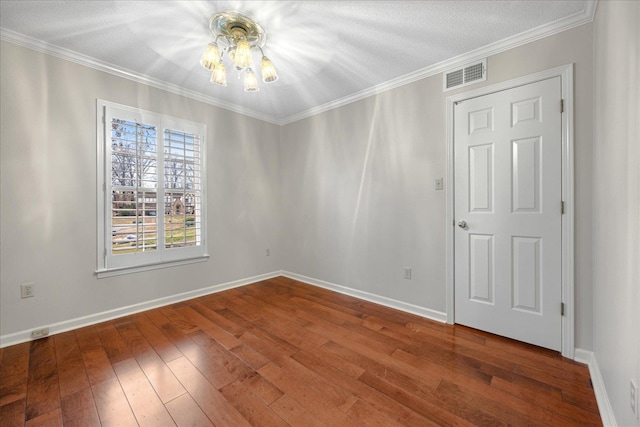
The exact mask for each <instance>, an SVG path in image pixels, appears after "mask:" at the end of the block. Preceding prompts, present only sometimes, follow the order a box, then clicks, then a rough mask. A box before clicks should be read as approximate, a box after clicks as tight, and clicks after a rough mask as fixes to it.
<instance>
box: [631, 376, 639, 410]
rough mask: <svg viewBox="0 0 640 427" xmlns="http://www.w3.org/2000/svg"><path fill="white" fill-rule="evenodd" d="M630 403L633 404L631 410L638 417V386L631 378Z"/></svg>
mask: <svg viewBox="0 0 640 427" xmlns="http://www.w3.org/2000/svg"><path fill="white" fill-rule="evenodd" d="M629 404H630V405H631V412H633V415H635V416H636V418H638V412H639V411H638V386H637V385H636V383H635V381H634V380H633V379H631V381H630V385H629Z"/></svg>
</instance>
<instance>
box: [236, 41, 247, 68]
mask: <svg viewBox="0 0 640 427" xmlns="http://www.w3.org/2000/svg"><path fill="white" fill-rule="evenodd" d="M233 64H234V65H235V66H236V67H239V68H247V67H249V66H250V65H251V47H250V46H249V43H248V42H247V40H246V39H240V40H238V44H237V46H236V51H235V53H234V56H233Z"/></svg>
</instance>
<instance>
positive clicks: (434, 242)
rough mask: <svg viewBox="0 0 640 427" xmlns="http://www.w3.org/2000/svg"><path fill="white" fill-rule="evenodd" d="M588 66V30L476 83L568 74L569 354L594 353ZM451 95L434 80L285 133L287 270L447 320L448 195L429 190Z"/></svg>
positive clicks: (530, 50) (513, 57)
mask: <svg viewBox="0 0 640 427" xmlns="http://www.w3.org/2000/svg"><path fill="white" fill-rule="evenodd" d="M592 56H593V52H592V25H591V24H588V25H583V26H580V27H577V28H575V29H573V30H569V31H565V32H562V33H559V34H557V35H554V36H551V37H547V38H544V39H541V40H538V41H536V42H533V43H529V44H526V45H523V46H521V47H518V48H515V49H511V50H509V51H506V52H503V53H500V54H498V55H494V56H492V57H490V58H489V59H488V64H487V68H488V80H487V81H486V82H484V83H482V85H490V84H494V83H498V82H502V81H505V80H509V79H512V78H516V77H520V76H524V75H527V74H532V73H535V72H538V71H543V70H546V69H550V68H553V67H557V66H561V65H565V64H568V63H574V64H575V76H574V84H575V87H574V91H575V140H574V144H575V173H576V176H575V180H576V188H575V202H576V217H575V225H576V230H575V234H576V245H575V250H576V253H575V255H576V266H575V270H576V271H575V273H576V275H575V279H576V337H575V338H576V339H575V343H576V347H578V348H583V349H591V348H592V323H591V319H592V292H591V289H592V284H591V263H592V253H591V238H592V218H591V210H592V209H591V203H592V201H591V193H592V178H591V170H592V139H593V135H592V126H591V120H592V114H593V111H592V95H593V89H592V81H593V75H592V60H593V58H592ZM479 86H480V85H475V86H473V87H472V88H473V89H475V88H476V87H479ZM463 91H465V88H462V89H459V90H458V91H457V92H463ZM457 92H456V91H452V92H447V93H443V92H442V75H441V74H439V75H436V76H433V77H430V78H426V79H423V80H420V81H417V82H415V83H411V84H409V85H406V86H403V87H400V88H397V89H393V90H391V91H387V92H384V93H381V94H379V95H377V96H374V97H371V98H367V99H365V100H362V101H359V102H356V103H353V104H350V105H347V106H344V107H341V108H338V109H335V110H331V111H328V112H325V113H322V114H319V115H316V116H313V117H311V118H308V119H305V120H301V121H299V122H295V123H292V124H289V125H287V126H285V127H284V129H283V132H282V143H281V156H280V162H281V164H282V165H283V166H285V167H283V169H282V172H281V173H282V181H281V183H282V184H281V185H282V195H283V211H282V213H283V224H286V229H285V230H284V233H283V258H282V259H283V266H284V269H285V270H288V271H291V272H293V273H298V274H302V275H304V276H308V277H312V278H315V279H320V280H324V281H327V282H331V283H334V284H337V285H342V286H347V287H349V288H353V289H357V290H360V291H365V292H369V293H373V294H376V295H381V296H385V297H388V298H393V299H396V300H399V301H402V302H407V303H412V304H415V305H418V306H421V307H424V308H427V309H430V310H435V311H438V312H444V311H445V293H446V292H445V291H446V283H445V273H446V269H445V260H446V252H445V192H444V191H436V190H435V189H434V180H435V179H436V178H438V177H444V176H445V175H446V153H445V148H446V140H445V132H446V129H445V99H446V97H447V96H449V95H451V94H454V93H457ZM403 267H411V268H412V270H413V271H412V272H413V278H412V280H405V279H404V278H403Z"/></svg>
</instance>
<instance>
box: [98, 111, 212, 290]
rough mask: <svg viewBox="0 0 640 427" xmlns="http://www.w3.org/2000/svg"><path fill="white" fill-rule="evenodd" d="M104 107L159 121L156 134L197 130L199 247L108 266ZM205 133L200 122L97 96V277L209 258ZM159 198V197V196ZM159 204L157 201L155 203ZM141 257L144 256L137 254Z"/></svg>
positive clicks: (166, 252) (108, 221) (204, 127)
mask: <svg viewBox="0 0 640 427" xmlns="http://www.w3.org/2000/svg"><path fill="white" fill-rule="evenodd" d="M107 108H115V109H120V110H125V111H127V112H129V113H131V114H132V115H135V116H137V117H140V120H141V122H142V123H144V122H145V121H144V118H145V117H146V118H150V119H151V121H153V122H159V123H161V125H162V126H161V128H158V130H157V132H158V135H159V134H160V133H163V132H164V129H166V128H170V129H174V130H178V129H181V130H186V129H184V128H185V127H187V128H188V131H193V130H196V132H193V133H197V134H198V135H199V136H200V137H201V151H200V156H201V159H200V160H201V205H202V207H201V218H202V220H201V224H200V225H201V231H200V232H201V240H200V242H201V243H200V246H198V249H197V250H195V251H194V250H191V249H194V248H188V250H186V251H184V252H183V255H182V256H181V255H180V252H182V249H179V250H176V249H168V250H167V249H164V248H162V249H160V248H159V250H160V251H161V252H162V253H163V254H165V256H164V258H162V259H160V260H158V259H153V260H148V261H146V262H145V261H142V260H141V262H139V263H136V264H135V265H131V266H113V265H111V266H110V265H108V262H107V259H108V257H107V253H108V251H109V250H110V242H111V230H108V228H110V227H107V224H109V223H110V220H109V218H110V217H111V202H110V198H109V201H107V187H108V185H107V184H108V179H109V177H110V176H111V171H110V170H107V169H108V168H107V163H108V158H107V155H106V154H107V145H106V144H107V141H108V140H109V135H107V132H108V130H109V129H107V126H106V110H107ZM206 133H207V126H206V125H205V124H202V123H197V122H192V121H189V120H183V119H180V118H176V117H171V116H167V115H163V114H159V113H154V112H151V111H146V110H142V109H139V108H135V107H130V106H126V105H121V104H116V103H113V102H109V101H105V100H102V99H97V101H96V140H97V157H96V161H97V179H96V185H97V188H96V190H97V192H96V194H97V221H96V223H97V252H96V258H97V269H96V271H95V273H96V275H97V277H98V278H103V277H111V276H116V275H123V274H129V273H136V272H141V271H148V270H154V269H158V268H167V267H173V266H178V265H185V264H192V263H195V262H203V261H206V260H207V259H208V258H209V255H208V251H207V201H206V194H207V192H206V183H207V173H206V172H207V165H206V158H207V156H206V145H207V144H206ZM158 200H159V199H158ZM157 203H158V206H157V207H159V203H160V202H159V201H158V202H157ZM140 258H145V257H144V256H143V257H140Z"/></svg>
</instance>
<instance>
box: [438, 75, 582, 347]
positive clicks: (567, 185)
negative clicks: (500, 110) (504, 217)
mask: <svg viewBox="0 0 640 427" xmlns="http://www.w3.org/2000/svg"><path fill="white" fill-rule="evenodd" d="M553 77H560V80H561V91H562V93H561V97H562V99H563V103H564V112H563V114H562V117H561V123H562V200H563V201H564V215H562V238H561V242H562V279H561V288H562V290H561V292H562V302H563V303H564V316H562V324H561V328H562V355H563V356H564V357H567V358H569V359H573V358H574V353H575V345H574V335H575V329H574V318H575V303H574V200H573V190H574V189H573V185H574V165H573V64H567V65H563V66H560V67H556V68H552V69H549V70H546V71H542V72H539V73H535V74H530V75H527V76H523V77H519V78H515V79H512V80H508V81H505V82H501V83H497V84H493V85H490V86H486V87H482V88H479V89H475V90H472V91H468V92H463V93H459V94H456V95H452V96H449V97H447V99H446V132H447V183H448V185H447V186H446V227H447V228H446V230H447V232H446V252H447V255H446V259H447V261H446V269H447V273H446V280H447V296H446V310H447V323H449V324H453V323H455V298H454V297H455V296H454V290H455V274H454V271H455V270H454V267H455V252H454V249H455V248H454V232H455V217H454V215H455V210H454V200H455V199H454V195H455V194H454V191H455V182H454V164H455V158H454V107H455V104H456V103H457V102H460V101H464V100H467V99H471V98H477V97H480V96H484V95H489V94H491V93H495V92H500V91H503V90H508V89H512V88H515V87H518V86H524V85H528V84H531V83H536V82H539V81H541V80H547V79H549V78H553ZM558 108H560V106H558Z"/></svg>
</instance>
